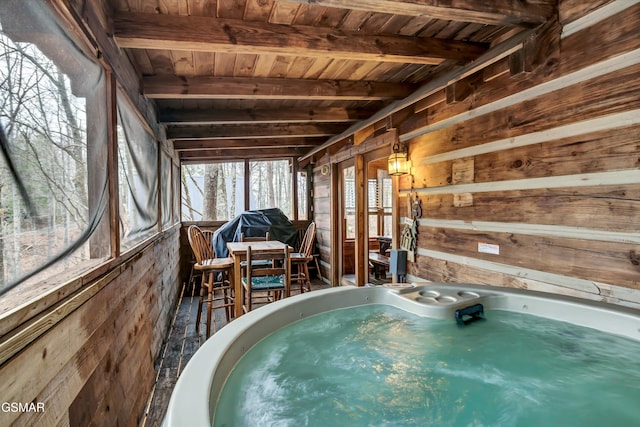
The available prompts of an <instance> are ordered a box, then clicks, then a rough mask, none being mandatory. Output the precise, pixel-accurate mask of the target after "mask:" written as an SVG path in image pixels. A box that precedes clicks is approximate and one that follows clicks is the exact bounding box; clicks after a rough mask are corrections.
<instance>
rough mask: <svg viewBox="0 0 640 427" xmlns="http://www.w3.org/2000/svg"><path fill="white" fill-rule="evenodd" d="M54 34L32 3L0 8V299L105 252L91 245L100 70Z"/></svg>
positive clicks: (102, 173) (101, 170)
mask: <svg viewBox="0 0 640 427" xmlns="http://www.w3.org/2000/svg"><path fill="white" fill-rule="evenodd" d="M61 28H62V26H61V25H59V23H58V22H57V21H56V19H55V18H54V15H53V13H51V11H50V10H49V9H48V7H46V6H45V5H43V4H40V3H39V2H34V1H30V2H0V125H1V128H2V130H1V131H0V133H1V135H2V138H1V139H2V143H3V145H4V146H5V149H6V153H7V155H5V156H2V158H1V160H0V213H1V215H0V292H4V291H5V290H7V289H8V288H9V287H11V284H12V283H13V284H15V283H18V282H21V281H24V280H26V279H27V278H29V277H33V275H34V274H36V273H37V272H39V271H45V270H46V272H45V273H43V275H42V277H46V278H47V279H51V277H52V276H53V275H56V274H58V273H62V272H69V271H74V272H80V271H82V270H83V269H86V268H89V267H90V266H91V265H93V263H91V262H89V260H90V259H91V258H94V259H102V258H105V257H107V256H109V254H110V249H109V239H108V238H107V239H95V240H90V237H91V234H92V233H93V232H94V231H95V230H97V229H99V228H100V227H102V225H103V224H105V222H103V218H104V215H105V213H106V207H107V203H108V198H109V195H108V190H107V173H106V162H104V160H103V159H106V152H107V148H106V147H107V145H106V144H107V126H106V119H105V118H106V116H107V115H106V108H105V106H106V103H105V102H104V97H105V93H106V87H105V84H106V83H105V78H104V73H103V70H102V68H101V66H100V65H99V64H97V63H96V62H94V61H93V60H92V59H90V58H89V57H87V56H84V54H83V52H82V50H81V49H79V48H78V46H77V45H76V43H75V42H74V41H73V40H72V39H70V38H69V37H68V36H67V35H66V34H64V33H63V32H62V31H61ZM106 223H107V224H108V221H107V222H106ZM32 280H38V277H33V279H32Z"/></svg>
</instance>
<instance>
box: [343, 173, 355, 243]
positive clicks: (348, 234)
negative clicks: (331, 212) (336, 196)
mask: <svg viewBox="0 0 640 427" xmlns="http://www.w3.org/2000/svg"><path fill="white" fill-rule="evenodd" d="M355 174H356V168H355V167H353V166H350V167H348V168H346V169H344V172H343V188H344V195H343V198H344V200H343V203H344V238H346V239H355V238H356V177H355Z"/></svg>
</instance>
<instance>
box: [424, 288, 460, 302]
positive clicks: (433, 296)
mask: <svg viewBox="0 0 640 427" xmlns="http://www.w3.org/2000/svg"><path fill="white" fill-rule="evenodd" d="M415 300H416V301H418V302H421V303H424V304H453V303H454V302H457V301H458V298H456V297H454V296H451V295H441V294H440V292H437V291H420V292H418V296H417V297H416V298H415Z"/></svg>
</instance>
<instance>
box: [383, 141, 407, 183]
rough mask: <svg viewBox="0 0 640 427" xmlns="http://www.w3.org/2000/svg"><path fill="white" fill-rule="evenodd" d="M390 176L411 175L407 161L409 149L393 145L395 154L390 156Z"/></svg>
mask: <svg viewBox="0 0 640 427" xmlns="http://www.w3.org/2000/svg"><path fill="white" fill-rule="evenodd" d="M388 171H389V175H394V176H399V175H406V174H408V173H409V162H408V161H407V149H406V148H404V147H400V145H399V144H394V145H393V153H391V155H390V156H389V166H388Z"/></svg>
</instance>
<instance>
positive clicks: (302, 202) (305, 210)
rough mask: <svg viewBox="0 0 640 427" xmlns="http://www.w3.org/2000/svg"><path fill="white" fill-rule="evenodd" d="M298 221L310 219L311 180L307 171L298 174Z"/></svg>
mask: <svg viewBox="0 0 640 427" xmlns="http://www.w3.org/2000/svg"><path fill="white" fill-rule="evenodd" d="M297 179H298V183H297V184H298V219H299V220H307V219H309V179H308V175H307V171H299V172H298V177H297Z"/></svg>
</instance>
